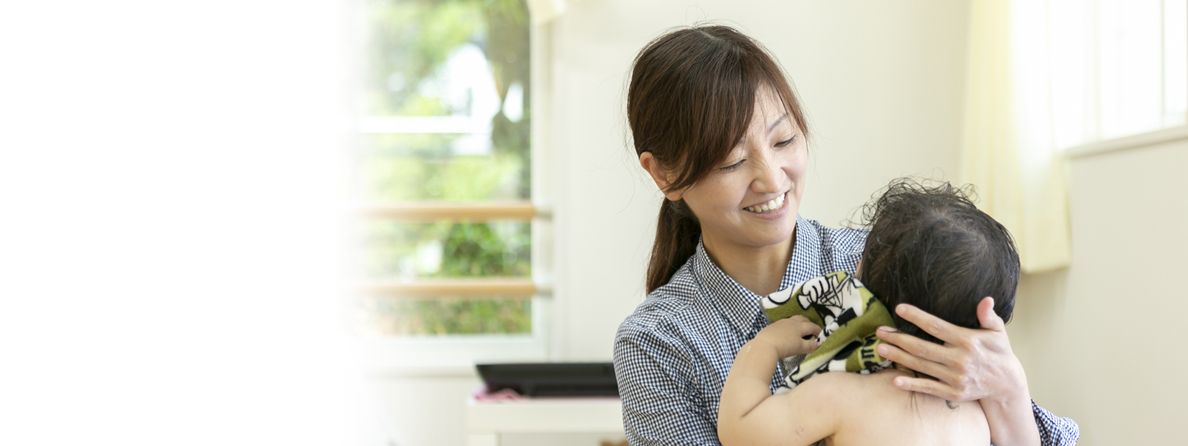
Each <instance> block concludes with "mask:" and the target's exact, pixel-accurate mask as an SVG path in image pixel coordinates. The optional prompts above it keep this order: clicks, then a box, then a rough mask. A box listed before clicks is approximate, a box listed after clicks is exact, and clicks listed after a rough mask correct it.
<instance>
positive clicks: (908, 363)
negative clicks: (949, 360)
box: [878, 342, 952, 379]
mask: <svg viewBox="0 0 1188 446" xmlns="http://www.w3.org/2000/svg"><path fill="white" fill-rule="evenodd" d="M878 353H879V356H882V357H883V358H885V359H887V360H890V361H891V362H894V363H896V364H899V365H901V366H903V367H907V368H909V369H912V370H915V371H917V372H920V373H923V374H925V375H928V376H933V377H936V378H940V379H944V378H949V377H950V375H951V374H952V373H951V372H950V371H949V369H948V368H946V367H945V366H943V365H941V364H938V363H936V362H932V361H928V360H924V359H921V358H919V357H917V356H913V355H911V354H909V353H907V352H905V351H903V350H902V349H900V348H899V347H896V346H894V345H891V344H888V343H886V342H884V343H882V344H879V347H878Z"/></svg>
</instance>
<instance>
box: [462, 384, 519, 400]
mask: <svg viewBox="0 0 1188 446" xmlns="http://www.w3.org/2000/svg"><path fill="white" fill-rule="evenodd" d="M471 396H473V397H474V399H475V400H477V401H506V400H518V399H522V398H524V397H523V396H522V395H520V394H519V393H518V392H516V391H515V390H512V389H500V390H496V391H494V392H488V391H487V388H486V387H481V388H479V389H478V390H475V391H474V393H473V394H471Z"/></svg>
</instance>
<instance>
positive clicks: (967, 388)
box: [878, 297, 1039, 444]
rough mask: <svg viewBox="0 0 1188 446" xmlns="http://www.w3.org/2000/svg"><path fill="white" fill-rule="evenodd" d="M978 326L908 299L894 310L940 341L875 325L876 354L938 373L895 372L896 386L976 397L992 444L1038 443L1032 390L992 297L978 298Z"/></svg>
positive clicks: (965, 398)
mask: <svg viewBox="0 0 1188 446" xmlns="http://www.w3.org/2000/svg"><path fill="white" fill-rule="evenodd" d="M977 312H978V322H980V323H981V325H982V328H981V329H971V328H964V327H959V326H956V325H953V324H950V323H948V322H946V321H944V320H943V319H940V318H938V317H936V316H933V315H931V314H928V313H926V312H924V311H923V310H921V309H919V308H916V307H914V306H912V305H908V304H900V305H898V306H896V307H895V314H898V315H899V317H901V318H903V319H904V320H906V321H908V322H911V323H912V324H915V325H916V326H917V327H920V329H922V330H924V331H926V332H928V334H931V335H932V336H935V337H936V338H937V339H940V340H941V341H942V342H944V345H940V344H935V343H932V342H929V341H925V340H923V339H920V338H917V337H915V336H911V335H907V334H904V333H900V332H898V331H895V330H894V329H892V328H890V327H879V330H878V337H879V339H882V340H883V341H884V342H883V344H881V345H879V350H878V352H879V354H880V355H882V356H883V357H884V358H887V359H889V360H891V361H894V362H895V363H897V364H899V365H901V366H904V367H907V368H909V369H912V370H915V371H918V372H920V373H924V374H927V375H929V376H932V377H934V378H936V379H935V380H933V379H928V378H912V377H907V376H899V377H896V378H895V380H894V383H895V386H896V387H898V388H900V389H903V390H907V391H911V392H921V393H927V394H929V395H933V396H936V397H939V398H944V399H945V400H949V401H973V400H978V402H979V403H980V404H981V405H982V408H983V410H985V411H986V417H987V420H988V421H990V428H991V438H992V439H993V440H994V441H993V442H994V443H995V444H1038V442H1039V432H1038V428H1037V427H1036V425H1035V418H1034V417H1033V414H1032V412H1031V393H1030V391H1029V390H1028V389H1027V375H1026V374H1025V373H1024V371H1023V364H1022V363H1021V362H1019V358H1017V357H1015V353H1014V352H1013V351H1012V350H1011V341H1010V339H1009V338H1008V337H1007V333H1006V324H1005V323H1004V322H1003V321H1002V318H999V317H998V314H996V313H995V312H994V299H993V298H991V297H986V298H983V299H982V301H981V302H979V303H978V309H977Z"/></svg>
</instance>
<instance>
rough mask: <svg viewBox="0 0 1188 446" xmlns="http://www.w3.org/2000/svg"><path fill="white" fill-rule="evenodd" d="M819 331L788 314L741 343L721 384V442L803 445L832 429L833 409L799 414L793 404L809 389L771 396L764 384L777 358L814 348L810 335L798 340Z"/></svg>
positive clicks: (768, 380)
mask: <svg viewBox="0 0 1188 446" xmlns="http://www.w3.org/2000/svg"><path fill="white" fill-rule="evenodd" d="M820 331H821V329H820V327H817V326H816V325H814V324H813V323H812V322H809V321H808V319H805V318H804V317H803V316H793V317H791V318H787V319H781V320H778V321H776V322H773V323H771V324H770V325H768V326H767V327H765V328H764V329H763V330H760V331H759V334H757V335H756V336H755V339H752V340H750V341H749V342H747V343H746V344H745V345H743V347H742V349H740V350H739V352H738V355H736V356H735V357H734V365H733V366H731V368H730V375H729V376H728V377H727V378H726V384H725V385H724V386H723V387H722V399H721V405H720V407H719V408H718V439H719V440H721V442H722V444H724V445H730V444H756V443H758V444H774V443H779V444H805V445H807V444H812V443H814V442H816V441H817V440H820V439H822V438H825V437H827V436H829V435H830V434H832V433H833V429H832V428H833V426H834V423H833V421H832V420H834V417H832V415H833V414H834V411H831V410H825V411H821V412H819V413H818V412H812V416H805V415H806V414H809V413H810V411H808V410H797V409H798V405H800V404H804V403H807V402H808V401H809V400H812V398H811V397H812V396H813V395H810V394H809V393H811V392H809V393H806V392H802V391H801V388H800V387H798V388H796V389H795V390H793V391H791V392H789V393H786V394H782V395H772V394H771V389H770V387H769V385H770V383H771V374H772V372H773V371H774V370H775V367H776V363H777V362H778V361H779V360H780V358H786V357H789V356H793V355H798V354H802V353H808V352H810V351H812V350H813V349H815V348H816V347H817V341H816V338H815V336H814V337H813V338H812V339H811V340H805V339H802V338H803V337H805V336H811V335H815V334H816V333H818V332H820ZM806 384H807V383H806ZM805 398H808V399H807V400H806V399H805ZM825 401H829V399H826V400H825ZM818 415H824V416H818Z"/></svg>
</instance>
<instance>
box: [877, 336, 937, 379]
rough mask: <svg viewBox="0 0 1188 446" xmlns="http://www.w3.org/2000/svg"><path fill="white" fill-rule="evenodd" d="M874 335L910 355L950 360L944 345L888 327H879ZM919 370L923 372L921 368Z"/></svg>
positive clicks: (929, 359)
mask: <svg viewBox="0 0 1188 446" xmlns="http://www.w3.org/2000/svg"><path fill="white" fill-rule="evenodd" d="M875 335H877V336H878V337H879V339H882V340H883V341H884V342H887V343H890V344H891V345H894V346H896V347H899V348H900V349H901V350H904V351H906V352H908V353H909V354H911V355H912V356H916V357H919V358H921V359H925V360H928V361H931V362H939V363H941V364H948V363H949V362H951V358H949V355H947V354H946V352H945V347H944V346H942V345H939V344H935V343H932V342H929V341H925V340H923V339H920V338H917V337H915V336H912V335H909V334H906V333H903V332H901V331H896V330H894V329H892V328H890V327H879V329H878V330H877V331H876V332H875ZM888 359H890V358H888ZM895 362H899V361H895ZM917 370H918V369H917ZM920 371H921V372H923V370H920Z"/></svg>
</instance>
